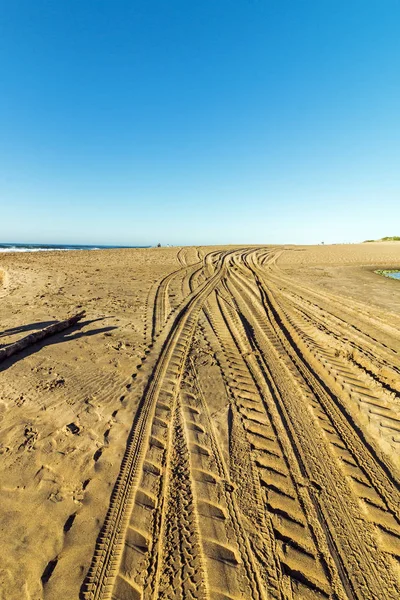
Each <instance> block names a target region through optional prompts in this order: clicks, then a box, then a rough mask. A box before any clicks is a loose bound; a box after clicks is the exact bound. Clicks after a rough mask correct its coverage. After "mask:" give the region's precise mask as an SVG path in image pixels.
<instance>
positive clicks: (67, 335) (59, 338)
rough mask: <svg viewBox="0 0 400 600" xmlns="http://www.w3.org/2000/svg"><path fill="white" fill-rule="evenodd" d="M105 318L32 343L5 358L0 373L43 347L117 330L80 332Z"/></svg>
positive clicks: (33, 326) (34, 325)
mask: <svg viewBox="0 0 400 600" xmlns="http://www.w3.org/2000/svg"><path fill="white" fill-rule="evenodd" d="M106 318H109V317H100V318H98V319H88V320H86V321H80V322H79V323H76V324H75V325H72V326H71V327H69V328H68V329H65V331H62V332H60V333H55V334H54V335H52V336H50V337H48V338H45V339H44V340H41V341H40V342H37V343H34V344H33V345H32V346H29V347H28V348H25V349H24V350H21V352H18V353H17V354H14V355H13V356H10V358H7V359H6V360H5V361H4V362H3V363H2V364H0V372H1V371H5V370H6V369H8V368H9V367H11V366H12V365H13V364H15V363H16V362H18V361H19V360H22V359H24V358H26V357H27V356H30V355H31V354H35V353H36V352H39V351H40V350H41V349H42V348H44V347H45V346H52V345H54V344H63V343H65V342H73V341H75V340H78V339H80V338H83V337H91V336H93V335H99V334H101V333H106V332H108V331H113V330H114V329H117V327H115V326H107V327H98V328H96V329H90V330H89V331H80V330H81V329H83V328H84V327H87V326H88V325H91V324H92V323H96V322H98V321H104V319H106ZM53 323H55V321H48V322H44V323H32V324H30V325H23V326H21V327H15V328H13V329H12V330H8V332H11V331H12V332H14V333H17V332H21V331H32V330H34V329H40V328H42V327H47V326H48V325H52V324H53ZM5 334H6V332H3V333H1V334H0V337H1V336H2V335H5Z"/></svg>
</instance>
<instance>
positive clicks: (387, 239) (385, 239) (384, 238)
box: [363, 235, 400, 244]
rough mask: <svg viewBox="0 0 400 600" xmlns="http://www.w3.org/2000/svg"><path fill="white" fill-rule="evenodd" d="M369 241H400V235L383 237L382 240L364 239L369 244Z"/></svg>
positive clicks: (364, 242)
mask: <svg viewBox="0 0 400 600" xmlns="http://www.w3.org/2000/svg"><path fill="white" fill-rule="evenodd" d="M369 242H400V236H399V235H391V236H387V237H383V238H381V239H380V240H364V241H363V244H368V243H369Z"/></svg>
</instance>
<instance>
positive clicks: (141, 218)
mask: <svg viewBox="0 0 400 600" xmlns="http://www.w3.org/2000/svg"><path fill="white" fill-rule="evenodd" d="M399 27H400V2H399V1H397V0H376V1H371V0H360V1H356V0H347V1H341V0H332V1H331V0H314V1H305V0H304V1H303V0H291V1H287V0H201V1H200V0H199V1H197V0H191V1H187V0H182V1H177V0H169V1H168V2H166V1H165V0H157V1H155V0H143V1H135V0H129V1H125V0H59V1H55V0H36V1H35V2H32V0H13V1H12V2H7V1H6V0H3V1H2V2H1V9H0V241H4V242H7V241H15V242H47V243H51V242H54V243H88V244H90V243H95V244H101V243H103V244H130V245H136V244H137V245H145V244H155V243H157V242H161V243H163V244H167V243H170V244H177V245H179V244H213V243H287V242H292V243H318V242H320V241H325V242H326V243H327V242H343V241H360V240H363V239H366V238H378V237H382V236H384V235H395V234H397V235H400V168H399V165H400V110H399V108H400V35H399Z"/></svg>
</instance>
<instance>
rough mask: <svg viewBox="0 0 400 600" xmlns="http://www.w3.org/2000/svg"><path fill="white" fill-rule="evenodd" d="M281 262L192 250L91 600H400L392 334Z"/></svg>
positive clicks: (96, 561) (126, 461) (102, 540)
mask: <svg viewBox="0 0 400 600" xmlns="http://www.w3.org/2000/svg"><path fill="white" fill-rule="evenodd" d="M281 253H282V250H279V249H274V248H242V249H236V250H234V249H232V250H224V251H218V250H214V251H212V252H204V251H203V250H202V249H194V248H191V249H190V248H188V249H186V248H181V249H179V250H178V252H177V259H176V260H177V263H178V264H179V265H180V267H179V268H178V269H176V270H175V271H173V272H172V273H170V274H169V275H167V276H166V277H164V278H163V279H162V280H161V281H160V282H158V283H157V284H155V285H154V286H153V288H152V290H151V292H150V294H149V298H148V306H147V323H148V326H147V329H148V330H149V327H150V326H149V323H150V322H151V335H148V338H147V343H148V350H147V352H146V354H145V358H144V359H143V364H142V371H141V375H140V378H138V379H140V380H141V384H140V385H141V386H142V387H141V388H140V389H142V392H141V397H140V398H139V400H138V409H137V411H136V414H135V415H133V424H132V429H131V432H130V434H129V437H128V441H127V446H126V450H125V454H124V457H123V460H122V463H121V467H120V472H119V475H118V478H117V480H116V482H115V486H114V490H113V492H112V495H111V498H110V504H109V508H108V512H107V516H106V519H105V522H104V524H103V527H102V530H101V533H100V535H99V538H98V540H97V543H96V547H95V549H94V555H93V559H92V563H91V567H90V569H89V572H88V574H87V576H86V579H85V581H84V584H83V585H82V589H81V598H83V599H84V600H109V599H113V600H127V599H133V600H139V599H143V600H147V599H149V600H150V599H152V600H156V599H158V598H160V599H161V598H162V599H165V600H167V599H179V600H183V599H186V598H187V599H191V600H193V599H198V600H214V599H216V600H239V599H241V600H267V599H268V598H276V599H279V600H304V599H306V600H308V599H309V600H311V599H314V598H316V599H317V600H318V599H320V600H322V599H324V598H331V599H332V600H333V599H335V600H345V599H348V600H387V599H389V600H391V599H393V600H395V599H397V598H398V597H400V578H399V572H400V568H399V560H400V549H399V548H400V514H399V513H400V491H399V489H400V485H399V477H400V475H399V472H398V470H397V465H398V458H399V450H400V448H399V447H400V417H399V416H398V415H399V395H398V382H397V379H396V378H397V375H398V374H399V372H400V371H399V362H398V354H397V352H396V350H395V348H392V347H391V344H390V343H388V344H385V343H384V342H383V341H382V340H383V339H384V337H385V334H388V333H389V332H390V335H394V331H395V327H394V326H383V325H384V322H383V318H384V317H383V316H382V315H379V316H377V317H376V318H373V319H372V320H371V319H369V318H368V315H364V317H363V318H361V319H360V320H359V322H357V321H356V318H355V317H356V311H357V310H359V305H358V304H357V303H354V304H351V303H350V302H349V303H348V305H347V307H346V310H344V311H343V312H342V313H341V316H338V311H339V308H338V307H339V306H340V305H341V300H340V298H338V297H334V295H333V294H332V293H330V294H327V295H326V296H325V297H324V295H323V293H322V292H317V291H316V290H308V288H307V287H306V286H304V285H300V284H299V283H298V281H296V282H294V283H293V285H291V279H290V277H289V275H287V274H285V273H281V272H280V270H279V266H278V265H279V261H277V258H278V256H279V255H280V254H281ZM325 305H327V306H328V305H329V307H330V309H329V310H327V309H326V307H325ZM374 328H375V330H376V331H377V333H376V335H375V334H374ZM135 385H138V386H139V384H135V383H134V384H133V387H134V386H135ZM138 389H139V388H138Z"/></svg>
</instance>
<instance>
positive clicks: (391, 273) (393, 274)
mask: <svg viewBox="0 0 400 600" xmlns="http://www.w3.org/2000/svg"><path fill="white" fill-rule="evenodd" d="M375 273H378V275H383V276H384V277H391V278H392V279H399V280H400V271H394V270H391V271H381V270H379V271H375Z"/></svg>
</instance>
